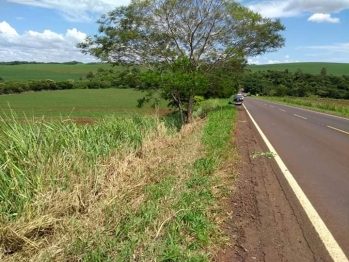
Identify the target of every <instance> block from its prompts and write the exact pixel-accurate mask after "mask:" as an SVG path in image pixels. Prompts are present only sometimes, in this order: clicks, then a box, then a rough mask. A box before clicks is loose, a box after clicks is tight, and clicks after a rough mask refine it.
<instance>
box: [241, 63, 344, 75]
mask: <svg viewBox="0 0 349 262" xmlns="http://www.w3.org/2000/svg"><path fill="white" fill-rule="evenodd" d="M323 67H324V68H326V70H327V74H329V75H330V74H332V75H336V76H342V75H349V63H315V62H314V63H284V64H271V65H249V66H247V69H250V70H251V71H252V72H256V71H267V70H282V71H283V70H286V69H288V70H289V71H290V72H296V71H297V70H298V69H301V70H302V71H303V72H304V73H310V74H320V71H321V69H322V68H323Z"/></svg>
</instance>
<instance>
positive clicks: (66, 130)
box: [0, 101, 236, 261]
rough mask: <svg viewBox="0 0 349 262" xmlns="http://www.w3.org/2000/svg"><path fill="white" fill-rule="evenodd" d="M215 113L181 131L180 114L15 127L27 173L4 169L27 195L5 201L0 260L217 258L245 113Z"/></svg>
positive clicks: (13, 144)
mask: <svg viewBox="0 0 349 262" xmlns="http://www.w3.org/2000/svg"><path fill="white" fill-rule="evenodd" d="M223 103H224V104H227V103H226V101H224V102H223ZM211 106H212V104H211V105H210V107H211ZM206 113H207V114H206ZM206 113H205V114H206V115H207V118H205V119H199V120H197V121H194V122H193V123H192V124H190V125H186V126H184V127H182V128H181V129H180V131H179V132H174V131H175V130H177V127H178V119H177V120H174V119H173V118H172V117H169V118H166V120H165V121H164V122H162V121H159V119H153V118H150V119H143V118H136V119H132V120H131V119H120V118H115V119H114V118H111V119H106V120H103V121H101V122H100V123H96V124H94V125H92V126H86V127H81V126H80V127H79V126H77V125H75V124H74V123H72V122H69V121H68V122H67V123H66V122H64V121H62V122H60V123H45V122H38V123H32V122H31V121H27V122H26V123H24V124H21V123H18V122H14V123H6V125H5V126H7V127H3V128H2V129H1V133H0V136H1V137H2V138H1V143H5V142H6V143H7V144H6V146H4V148H5V147H6V148H9V149H10V150H9V151H8V153H7V155H8V156H9V162H11V163H13V165H12V168H11V169H13V167H17V168H15V169H13V170H12V171H11V170H10V168H7V167H6V165H7V164H6V165H3V168H4V169H3V172H4V173H5V171H6V172H7V173H9V174H10V175H11V172H13V176H14V178H16V179H17V181H19V183H18V185H17V184H16V183H12V184H11V182H9V181H6V180H5V183H6V184H4V185H0V186H1V187H3V186H4V187H5V186H6V187H9V186H13V187H14V188H16V192H17V193H16V194H12V195H11V193H10V192H8V193H7V195H6V196H5V197H8V196H10V198H9V199H11V201H10V202H9V203H7V204H6V205H4V208H6V210H7V211H6V212H3V222H4V223H3V224H2V226H0V260H1V259H2V261H24V260H32V261H209V260H211V259H212V258H213V256H214V252H215V251H216V250H217V249H219V247H220V245H223V244H224V243H226V240H227V239H226V237H225V236H224V234H223V233H222V232H221V230H220V226H221V224H222V222H223V221H224V219H225V217H226V216H227V215H226V214H225V212H224V211H223V210H222V207H221V203H222V202H221V200H222V197H223V196H226V194H227V193H229V192H230V191H229V190H230V188H231V186H232V183H233V178H234V175H235V174H234V170H233V169H232V168H231V165H229V168H227V167H224V166H225V163H227V162H229V163H231V160H232V158H234V157H235V149H234V148H232V147H230V146H229V141H230V140H231V139H232V136H231V134H232V129H233V126H234V121H235V117H236V109H235V108H234V107H227V106H221V105H220V104H219V103H217V107H216V108H211V112H206ZM10 125H11V127H10ZM13 130H15V132H13ZM16 130H17V131H16ZM12 133H17V134H18V135H14V136H12V135H11V134H12ZM6 140H11V141H10V142H9V141H6ZM23 141H26V142H23ZM27 141H32V142H30V143H29V142H28V143H27ZM27 144H28V145H27ZM12 148H13V149H15V150H13V149H12ZM29 152H32V153H29ZM12 155H15V156H16V157H12ZM35 158H37V159H35ZM6 161H7V160H6ZM35 161H36V162H35ZM32 162H34V163H32ZM28 170H31V172H28ZM54 170H55V171H54ZM39 171H40V172H39ZM7 173H6V175H7V177H8V180H12V179H10V178H9V175H8V174H7ZM28 188H29V189H28ZM8 191H9V190H8ZM22 195H23V196H25V198H23V197H22ZM23 199H24V200H25V201H23ZM11 203H12V204H11ZM19 207H20V208H19ZM15 213H17V215H16V216H14V214H15ZM11 215H12V216H13V217H11ZM11 218H12V219H11Z"/></svg>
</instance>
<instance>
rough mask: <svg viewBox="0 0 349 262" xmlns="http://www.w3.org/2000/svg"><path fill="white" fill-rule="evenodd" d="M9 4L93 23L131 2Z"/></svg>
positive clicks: (34, 0) (24, 0)
mask: <svg viewBox="0 0 349 262" xmlns="http://www.w3.org/2000/svg"><path fill="white" fill-rule="evenodd" d="M7 2H12V3H17V4H23V5H30V6H35V7H41V8H48V9H55V10H58V11H59V12H60V13H61V14H62V16H63V17H64V18H65V19H66V20H68V21H75V22H77V21H92V20H95V19H96V17H98V16H99V15H100V14H104V13H107V12H108V11H110V10H112V9H113V8H115V7H116V6H121V5H128V4H129V3H130V0H60V1H58V0H7Z"/></svg>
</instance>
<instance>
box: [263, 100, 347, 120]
mask: <svg viewBox="0 0 349 262" xmlns="http://www.w3.org/2000/svg"><path fill="white" fill-rule="evenodd" d="M256 98H258V99H264V100H267V101H273V102H277V103H282V104H287V105H295V106H299V107H303V108H307V109H312V110H316V111H319V112H324V113H330V114H334V115H338V116H344V117H349V100H341V99H329V98H312V97H262V96H259V97H256Z"/></svg>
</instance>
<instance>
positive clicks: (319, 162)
mask: <svg viewBox="0 0 349 262" xmlns="http://www.w3.org/2000/svg"><path fill="white" fill-rule="evenodd" d="M244 104H245V107H246V108H247V109H248V110H249V112H250V113H251V115H252V117H253V118H254V119H255V121H256V122H257V124H258V125H259V126H260V128H261V129H262V131H263V132H264V134H265V135H266V137H267V138H268V139H269V141H270V142H271V144H272V145H273V146H274V148H275V149H276V151H277V152H278V154H279V156H280V157H281V159H282V160H283V161H284V163H285V164H286V166H287V167H288V169H289V170H290V172H291V173H292V174H293V176H294V178H295V179H296V180H297V182H298V184H299V185H300V187H301V188H302V190H303V191H304V193H305V194H306V196H307V197H308V199H309V200H310V202H311V203H312V205H313V206H314V207H315V209H316V211H317V212H318V214H319V215H320V217H321V218H322V220H323V221H324V223H325V224H326V226H327V228H328V229H329V230H330V231H331V233H332V235H333V237H334V238H335V240H336V241H337V243H338V244H339V246H340V247H341V249H342V250H343V252H344V253H345V254H346V256H347V257H349V119H347V118H340V117H335V116H330V115H326V114H321V113H317V112H313V111H309V110H304V109H300V108H295V107H290V106H285V105H279V104H276V103H271V102H266V101H262V100H258V99H253V98H250V97H248V98H246V99H245V101H244Z"/></svg>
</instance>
